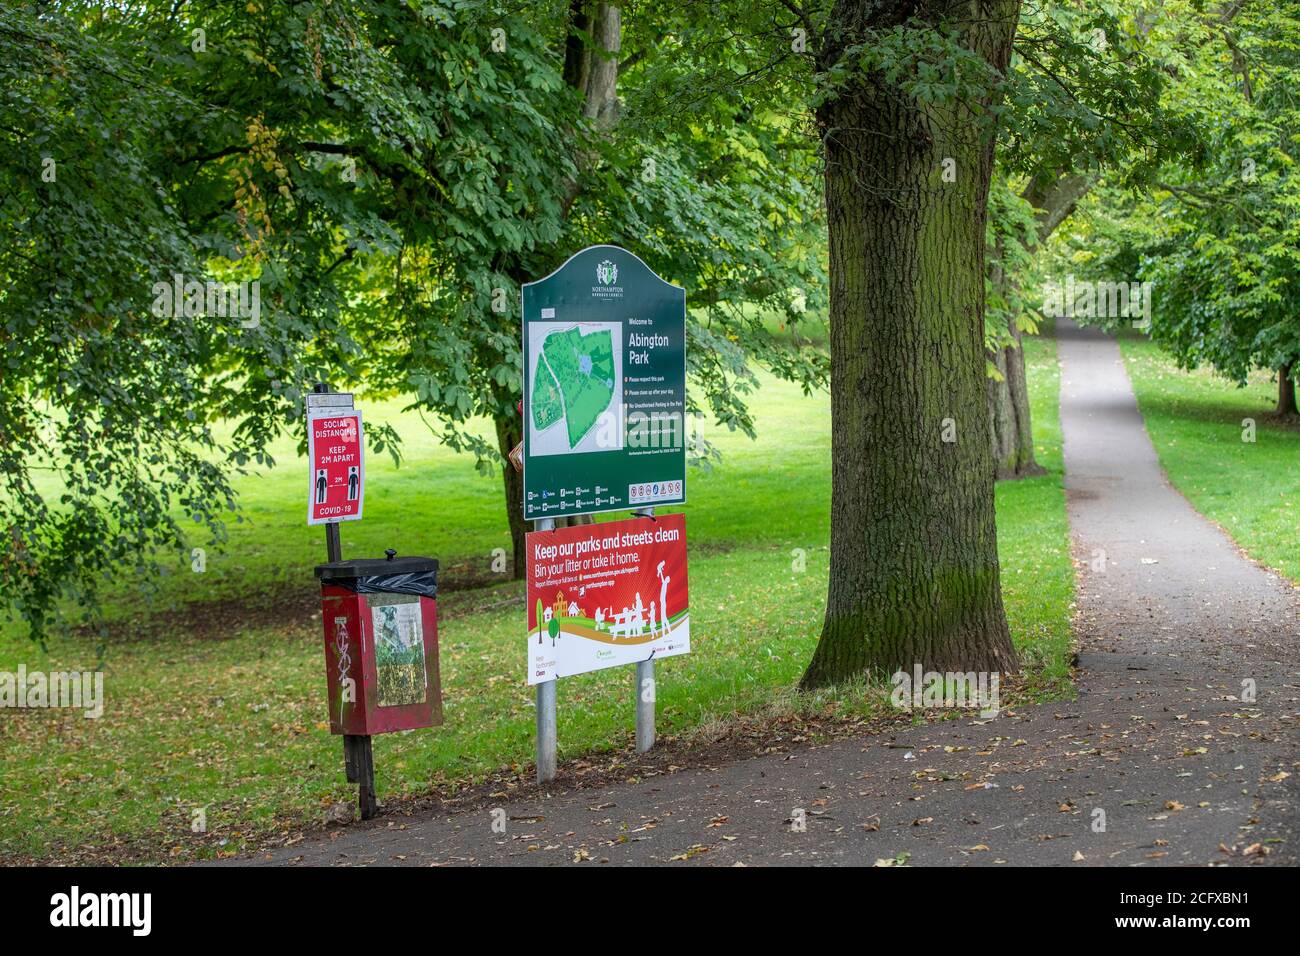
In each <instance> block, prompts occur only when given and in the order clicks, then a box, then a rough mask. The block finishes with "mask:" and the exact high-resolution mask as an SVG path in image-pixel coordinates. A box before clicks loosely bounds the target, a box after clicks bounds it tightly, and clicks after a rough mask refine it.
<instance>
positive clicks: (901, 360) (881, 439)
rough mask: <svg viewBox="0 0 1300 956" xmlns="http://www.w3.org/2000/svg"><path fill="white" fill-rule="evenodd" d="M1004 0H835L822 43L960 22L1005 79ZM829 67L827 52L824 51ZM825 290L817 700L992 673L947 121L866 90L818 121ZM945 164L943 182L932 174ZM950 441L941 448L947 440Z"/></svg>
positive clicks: (965, 185)
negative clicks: (863, 686) (826, 524)
mask: <svg viewBox="0 0 1300 956" xmlns="http://www.w3.org/2000/svg"><path fill="white" fill-rule="evenodd" d="M1018 7H1019V3H1018V0H995V2H986V3H977V2H967V3H956V2H948V3H934V4H931V5H929V6H928V7H922V8H917V7H916V6H915V4H911V3H903V2H899V3H884V2H880V0H875V2H871V0H839V2H837V3H836V6H835V10H834V12H833V13H832V21H831V22H832V24H834V25H835V26H837V27H840V30H839V32H838V33H837V34H836V35H835V38H836V41H837V42H839V43H843V44H852V43H856V42H863V41H866V42H869V41H870V33H869V31H870V30H872V29H874V28H888V27H890V26H893V25H895V24H896V23H899V22H901V21H902V20H905V19H906V18H907V17H908V16H920V17H925V18H928V19H932V20H937V19H938V18H940V17H946V18H948V19H952V18H955V17H957V16H959V15H960V16H962V17H963V18H964V19H966V22H965V23H964V24H963V25H962V26H961V27H960V29H961V31H962V38H963V43H964V44H965V45H966V46H967V47H968V48H969V49H971V50H973V51H974V52H976V53H977V54H978V55H981V56H983V57H985V58H986V59H987V60H988V61H989V62H990V63H991V64H992V65H993V67H994V68H995V69H998V70H1004V69H1005V68H1006V66H1007V62H1008V59H1009V57H1010V51H1011V39H1012V36H1013V33H1014V30H1015V23H1016V16H1017V12H1018ZM829 53H830V54H831V55H835V51H834V50H831V51H829ZM818 120H819V123H820V124H821V126H822V129H823V132H824V141H825V149H826V164H825V168H826V172H825V177H826V211H827V224H828V230H829V237H830V275H831V305H830V325H831V335H830V344H831V421H832V429H831V436H832V437H831V460H832V466H831V571H830V586H829V590H828V593H827V602H826V618H825V623H824V625H823V628H822V634H821V640H820V641H819V643H818V645H817V650H816V652H815V653H814V655H813V659H812V662H811V663H810V664H809V665H808V670H807V672H806V673H805V674H804V679H803V686H805V687H816V686H821V685H826V684H831V683H835V682H839V681H843V680H846V679H849V678H852V677H855V676H858V675H863V674H875V675H877V676H886V675H888V674H890V673H893V672H894V671H897V670H900V669H907V670H910V669H911V668H912V667H913V665H915V664H918V663H919V664H920V665H922V667H923V668H924V669H926V670H939V671H948V670H961V671H967V670H983V671H1003V672H1005V671H1009V670H1012V669H1014V667H1015V651H1014V649H1013V647H1012V644H1011V637H1010V634H1009V631H1008V628H1007V622H1006V616H1005V614H1004V612H1003V608H1002V591H1001V582H1000V575H999V570H998V554H997V532H996V528H995V524H994V511H993V462H992V460H991V456H990V449H989V441H988V434H989V419H988V402H987V397H986V394H985V391H986V385H985V380H986V375H985V365H984V270H985V261H984V242H985V237H984V228H985V218H986V215H987V198H988V187H989V178H990V175H991V172H992V158H993V150H992V146H993V142H992V134H991V131H989V130H988V129H987V128H985V129H984V130H982V131H981V130H980V129H979V128H978V126H977V122H976V120H975V119H974V117H973V116H972V115H971V113H970V112H969V111H968V110H966V109H964V108H961V107H958V108H956V109H954V110H951V111H940V110H937V109H935V108H934V107H933V106H931V107H930V109H929V110H928V111H923V110H922V109H920V108H919V107H918V106H917V104H915V103H913V102H911V101H910V100H909V99H908V98H907V97H906V96H905V95H904V94H903V93H902V92H901V91H899V90H898V89H896V88H893V87H891V86H889V84H888V83H887V81H886V80H885V79H884V78H882V77H868V78H861V79H858V80H854V81H850V82H849V84H848V85H847V86H846V87H845V88H844V89H843V90H842V91H841V92H840V93H839V95H838V96H837V97H836V98H835V99H833V100H831V101H829V102H828V103H826V104H825V105H823V106H822V107H820V108H819V109H818ZM946 158H952V159H955V160H956V170H957V176H956V181H955V182H944V181H943V180H942V177H941V175H940V173H941V170H942V169H943V161H944V160H945V159H946ZM949 439H951V440H949Z"/></svg>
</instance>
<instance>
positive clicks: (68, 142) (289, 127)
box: [0, 0, 826, 635]
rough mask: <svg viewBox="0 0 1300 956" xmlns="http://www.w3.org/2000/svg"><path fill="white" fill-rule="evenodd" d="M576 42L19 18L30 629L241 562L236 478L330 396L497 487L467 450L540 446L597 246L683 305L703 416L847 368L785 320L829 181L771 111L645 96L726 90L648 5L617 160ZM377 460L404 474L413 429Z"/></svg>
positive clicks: (370, 17) (485, 11) (5, 396)
mask: <svg viewBox="0 0 1300 956" xmlns="http://www.w3.org/2000/svg"><path fill="white" fill-rule="evenodd" d="M569 13H570V4H568V3H565V2H561V0H550V2H541V3H529V4H510V3H490V2H479V0H455V2H447V3H421V4H414V3H402V2H396V0H355V2H348V3H339V2H327V0H326V2H305V3H288V2H282V0H275V2H271V0H252V2H249V3H246V4H245V3H238V4H232V3H222V2H196V3H189V4H171V3H163V2H161V0H158V2H146V3H139V4H131V5H127V6H123V5H120V4H109V3H95V2H75V0H64V2H59V3H35V2H27V3H19V4H12V5H9V6H6V7H5V8H4V9H3V11H0V81H2V83H0V88H2V90H3V92H2V93H0V278H2V279H3V281H2V282H0V345H2V346H3V348H4V358H3V361H4V363H5V365H4V369H5V374H4V376H3V379H2V381H0V406H3V407H0V438H2V439H3V440H2V441H0V481H2V482H3V487H4V492H3V495H2V496H0V529H3V534H4V540H5V544H4V546H3V548H0V590H2V591H3V593H4V599H5V602H6V604H7V605H8V606H9V607H10V609H11V610H16V611H17V612H18V613H19V614H20V615H21V616H23V617H24V618H25V619H26V620H28V622H29V623H30V625H31V628H32V630H33V632H34V633H36V634H37V635H40V634H42V633H43V632H44V630H45V629H46V627H47V626H48V619H47V616H48V614H49V613H50V611H51V609H52V608H53V607H54V605H55V603H56V600H57V598H58V597H59V596H60V595H61V594H67V595H70V596H71V597H72V598H73V599H74V603H75V604H77V605H78V606H79V607H81V608H82V609H83V610H84V611H85V612H86V613H87V614H93V611H94V598H95V592H96V589H97V587H98V584H99V582H100V580H101V576H102V574H103V573H104V572H108V573H116V572H119V571H122V570H129V571H132V572H136V573H138V576H139V579H140V580H141V581H142V582H143V581H147V580H148V579H149V576H150V575H149V573H148V572H150V571H151V570H152V569H153V567H152V558H153V555H154V554H155V552H156V550H157V549H158V548H160V547H163V548H166V547H170V548H174V549H178V550H181V551H183V550H185V549H186V548H188V546H189V544H190V543H191V542H190V540H189V537H188V533H187V530H186V525H187V524H189V522H190V521H193V522H194V523H196V524H197V526H198V527H200V528H201V529H204V534H205V535H206V539H205V543H206V541H209V540H210V541H219V540H220V539H221V537H222V535H223V534H224V526H223V520H222V518H223V515H226V514H230V513H236V499H235V497H234V495H233V493H232V491H231V485H230V479H231V477H232V475H235V474H237V473H238V472H239V470H240V469H241V468H243V467H245V466H247V465H248V464H249V463H258V464H264V463H266V462H267V458H266V454H265V449H266V448H267V447H268V444H269V443H270V442H271V441H272V440H273V439H274V438H275V437H276V436H277V435H278V434H279V433H281V432H282V431H284V430H286V429H288V430H291V431H292V432H293V433H295V434H298V435H301V434H302V417H303V396H304V394H305V393H306V392H308V391H310V389H311V387H312V386H313V385H314V384H315V383H316V382H318V381H328V382H330V383H331V384H332V385H333V386H334V387H336V388H354V389H357V390H360V391H362V392H363V393H365V394H366V395H367V396H369V397H371V398H372V399H382V398H386V397H392V396H395V395H411V396H414V397H413V400H412V406H413V407H414V408H416V409H418V410H420V411H421V412H425V411H427V412H431V413H432V414H433V417H434V419H435V420H436V422H437V425H436V427H437V428H438V429H440V434H441V437H443V438H444V439H445V440H446V441H447V442H448V443H449V444H450V445H451V446H452V447H454V448H465V449H470V450H473V451H475V452H476V453H477V454H478V456H479V459H480V463H481V464H483V465H485V466H486V465H487V464H489V463H491V462H494V461H499V460H500V459H499V456H498V451H497V448H496V447H495V445H494V444H493V443H490V442H488V441H485V440H484V439H483V438H482V437H481V435H480V433H479V431H478V430H477V429H475V428H473V427H470V422H471V419H473V418H475V417H476V416H482V415H487V416H491V417H497V418H506V419H513V417H514V416H515V402H516V401H517V398H518V392H519V382H520V367H519V361H520V359H519V338H520V335H519V325H518V317H517V307H518V306H517V303H518V298H517V292H518V286H519V283H520V282H522V281H525V280H527V279H531V278H536V277H540V276H541V275H544V274H546V273H547V272H549V271H550V270H551V269H552V268H554V267H555V266H556V265H558V264H559V263H560V262H562V261H563V260H564V259H565V258H567V256H568V255H569V254H571V253H572V252H573V251H576V249H578V248H580V247H582V246H584V245H586V244H588V243H590V242H593V241H609V242H617V243H621V244H624V245H626V246H628V247H629V248H631V249H632V250H633V251H635V252H637V253H638V254H640V255H641V256H642V257H643V258H645V259H646V260H647V261H648V262H649V263H650V264H651V265H652V266H653V267H654V268H655V269H656V270H657V271H659V272H660V273H661V274H663V275H665V276H667V277H669V278H670V279H672V280H674V281H677V282H679V283H681V284H682V285H684V286H685V287H686V288H687V289H688V290H689V292H690V296H691V298H690V303H691V305H692V306H693V307H694V308H693V311H692V322H691V328H690V336H691V345H692V348H691V350H690V354H691V356H692V359H691V369H690V371H691V373H692V376H693V384H694V386H696V387H695V388H693V390H692V392H691V395H690V399H691V403H692V407H693V408H695V409H700V410H707V411H709V412H711V413H712V415H713V417H714V418H715V419H716V420H717V421H720V422H723V423H725V424H727V425H728V426H730V427H736V428H740V429H742V430H745V431H750V430H752V424H751V422H750V420H749V417H748V413H747V411H746V409H745V404H744V398H745V395H746V394H747V393H749V392H750V391H752V389H753V387H754V385H755V382H756V380H755V379H754V377H753V369H752V364H751V363H752V362H754V361H757V362H758V363H759V364H761V365H766V366H767V367H769V368H771V369H773V370H774V371H776V372H777V373H778V374H780V375H783V376H785V377H788V378H792V379H794V380H796V381H799V382H801V383H802V384H804V385H805V387H808V388H811V387H814V386H816V385H818V384H820V383H821V382H823V381H824V380H825V374H826V368H825V359H824V355H823V354H822V353H821V352H820V351H819V350H817V349H813V348H799V347H792V346H791V344H790V342H789V340H788V339H787V338H783V337H778V336H776V335H773V334H772V333H771V332H770V331H769V330H768V328H767V327H766V326H765V325H764V324H763V322H762V321H761V318H760V314H771V313H772V311H773V310H776V311H778V312H779V313H781V314H783V315H785V316H786V317H787V319H788V320H789V321H791V322H795V321H798V320H799V317H800V314H801V313H800V308H801V306H799V305H798V304H797V303H800V302H806V303H807V307H808V308H809V309H817V308H820V306H821V304H822V302H823V292H822V289H823V285H824V278H823V272H822V267H821V264H820V252H819V249H820V246H819V244H818V242H817V241H816V237H815V225H816V221H817V215H818V213H817V199H818V193H817V192H816V190H815V189H814V190H810V189H808V188H807V186H806V185H805V182H806V181H807V179H808V176H807V171H808V168H809V165H810V164H811V163H812V162H814V161H815V158H814V156H813V154H812V151H811V150H810V149H808V148H804V149H799V148H796V147H795V146H793V145H792V143H793V142H794V140H795V139H796V138H797V137H796V136H795V134H794V133H792V132H791V131H790V130H788V129H787V128H786V127H785V126H784V125H782V123H780V122H779V121H778V118H777V117H776V115H775V114H774V113H773V112H772V107H771V105H770V104H771V102H772V98H773V94H772V93H771V92H770V91H768V93H767V98H763V97H760V96H758V95H757V94H756V93H755V92H753V91H751V92H749V93H746V94H745V95H742V96H739V97H732V98H727V97H725V96H723V95H721V93H719V94H718V95H715V96H712V97H709V98H705V99H704V100H702V101H701V102H699V103H697V104H696V108H695V109H694V110H692V111H690V112H683V111H681V110H663V109H658V110H655V109H652V108H651V104H652V103H653V102H654V99H653V97H650V96H648V95H646V94H644V93H642V92H640V85H641V84H647V85H649V84H650V83H651V82H652V80H653V81H654V82H658V81H659V80H661V79H663V78H665V77H669V78H671V80H672V81H673V82H676V83H678V84H681V85H683V86H688V85H689V82H690V77H691V76H692V75H693V74H694V71H697V70H698V69H699V68H700V66H701V62H700V61H699V60H697V59H695V58H694V57H692V56H679V55H678V53H679V51H680V43H681V40H680V36H678V35H676V34H674V32H673V31H674V30H677V29H679V28H681V27H682V25H683V21H681V20H680V17H679V15H678V13H677V12H676V11H675V9H674V8H673V7H672V5H667V7H666V8H665V9H663V10H661V9H659V8H656V7H648V8H646V10H645V11H644V15H642V16H638V17H632V18H629V19H630V22H631V23H632V24H633V25H632V26H629V28H628V29H627V30H626V31H625V36H624V48H625V50H628V49H630V50H632V51H633V52H632V53H631V54H629V55H627V56H626V57H625V61H626V68H625V69H624V70H623V71H622V72H623V75H621V76H620V90H621V91H622V93H623V95H624V97H625V110H624V112H625V116H624V121H623V122H621V123H620V124H617V125H616V126H615V127H614V129H613V130H611V131H607V132H600V131H597V130H595V129H594V128H593V127H592V124H591V123H590V122H588V121H587V120H586V119H584V117H583V114H582V109H581V107H582V103H581V97H580V95H579V93H578V91H577V90H575V89H573V88H572V87H571V86H570V85H569V84H566V82H565V78H564V76H563V74H562V68H563V63H564V58H563V51H564V46H565V43H566V41H567V40H568V39H569V34H570V25H569V20H568V17H569ZM715 52H716V51H715ZM634 58H635V60H637V61H639V62H638V65H635V66H634V65H632V63H633V59H634ZM756 119H757V120H759V121H757V122H756V121H755V120H756ZM47 158H49V159H51V160H52V161H53V163H54V166H53V169H54V171H55V176H54V178H53V179H52V180H51V181H46V180H45V179H43V178H42V173H43V172H44V170H45V169H46V168H47V164H45V160H46V159H47ZM646 160H651V161H652V163H653V165H652V166H647V165H646ZM649 169H653V175H647V171H648V170H649ZM178 274H179V275H182V276H183V277H184V280H185V281H199V282H203V281H206V280H221V281H245V282H253V281H256V282H257V283H258V286H259V290H260V304H261V310H260V317H259V321H258V322H257V323H256V324H255V325H254V324H251V323H248V322H241V321H237V320H231V319H228V318H216V317H214V316H211V315H207V314H199V315H192V316H182V315H155V314H154V306H155V304H156V300H157V297H158V293H157V292H156V291H155V289H156V287H157V284H158V283H166V282H170V281H171V280H172V277H173V276H175V275H178ZM166 298H167V297H166V296H164V297H163V299H164V300H165V299H166ZM754 305H758V306H760V307H761V309H758V310H756V309H754V308H752V306H754ZM747 306H748V307H750V308H746V307H747ZM200 312H202V310H200ZM218 420H223V421H229V422H233V423H235V428H234V431H233V433H231V434H230V436H229V438H228V439H227V440H222V441H218V440H217V438H215V437H214V432H213V424H214V423H215V422H217V421H218ZM367 434H368V435H369V437H370V440H371V448H372V450H373V451H385V450H386V451H389V452H390V453H391V454H393V455H394V456H395V457H396V456H397V455H398V452H399V447H398V443H397V435H396V432H395V431H394V430H392V429H390V428H386V427H382V426H377V425H372V426H371V427H370V428H368V429H367ZM43 474H46V475H48V476H49V478H48V480H44V479H42V478H40V476H41V475H43ZM34 475H35V476H36V477H34ZM178 515H179V516H180V517H179V519H178V517H177V516H178ZM236 519H237V520H238V515H237V513H236Z"/></svg>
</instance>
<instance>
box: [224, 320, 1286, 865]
mask: <svg viewBox="0 0 1300 956" xmlns="http://www.w3.org/2000/svg"><path fill="white" fill-rule="evenodd" d="M1058 334H1059V336H1060V355H1061V360H1062V364H1063V374H1062V385H1061V423H1062V428H1063V430H1064V435H1065V464H1066V486H1067V494H1068V498H1069V514H1070V525H1071V528H1072V534H1073V538H1074V554H1075V558H1076V560H1077V562H1078V567H1079V578H1078V608H1079V611H1078V617H1077V620H1076V630H1077V636H1078V638H1079V642H1080V646H1081V652H1080V671H1081V673H1080V676H1079V699H1078V700H1077V701H1074V702H1062V703H1058V704H1048V705H1044V706H1040V707H1034V708H1030V709H1028V710H1025V711H1021V712H1018V713H1017V714H1015V715H1011V716H1007V715H1003V716H1001V717H998V718H997V719H995V720H992V721H987V722H983V723H981V722H979V721H976V720H964V721H951V722H946V723H942V724H929V725H925V726H919V727H913V728H907V729H903V730H899V731H897V732H886V733H883V734H879V735H874V736H864V737H861V738H854V739H844V740H839V741H836V742H833V743H830V744H827V745H825V746H821V747H816V748H808V749H805V750H797V751H795V752H793V753H782V754H774V755H771V756H764V757H756V758H751V759H744V760H738V761H735V762H732V763H723V764H721V765H719V766H717V767H709V768H705V769H691V770H680V771H677V772H673V773H666V774H662V775H658V776H653V777H647V778H645V779H644V780H643V782H640V783H634V784H632V783H624V784H619V785H617V786H614V787H609V788H605V789H591V788H587V789H568V788H567V786H566V784H567V783H568V782H570V781H566V777H565V768H564V767H561V770H560V774H561V779H560V781H559V783H558V784H557V785H556V786H555V787H551V788H546V789H534V790H533V791H532V792H531V793H525V794H523V795H522V796H520V797H517V798H515V799H514V800H513V801H511V802H502V804H501V806H502V808H503V809H504V810H505V813H506V816H507V818H508V821H507V829H506V832H505V833H504V834H503V833H498V832H494V831H493V828H492V826H491V824H492V817H491V815H490V813H489V810H488V808H487V807H483V808H481V809H477V810H470V811H465V812H458V813H453V814H451V815H438V816H425V817H420V816H412V817H398V816H394V817H389V818H387V819H385V818H382V817H381V818H380V819H379V820H377V821H375V822H374V823H372V824H367V825H361V826H352V827H345V828H343V829H342V830H341V831H336V833H335V837H334V838H333V839H328V840H327V839H321V838H311V837H309V838H308V839H307V840H306V841H304V842H302V843H299V844H297V845H296V846H293V847H289V848H285V849H282V850H277V851H275V852H273V853H271V854H269V857H270V859H269V860H268V859H266V858H265V857H259V858H258V859H257V860H254V861H243V862H263V863H267V862H269V863H276V864H299V865H302V864H343V865H359V864H369V863H375V864H405V865H429V864H431V863H452V864H468V863H479V864H488V863H511V864H527V865H535V864H541V865H545V864H564V863H572V862H575V861H578V862H581V863H583V864H584V865H594V864H598V863H600V862H603V861H608V862H609V863H615V864H618V863H669V862H673V863H674V865H679V864H680V863H682V862H689V863H692V864H700V863H703V864H713V865H733V864H736V863H743V864H747V865H755V864H758V865H762V864H768V865H771V864H783V863H852V864H862V863H866V864H871V863H874V862H875V861H877V860H879V859H893V858H896V857H899V856H900V854H906V857H905V859H906V860H907V862H909V863H910V864H957V865H998V864H1003V863H1008V864H1039V865H1041V864H1051V865H1062V866H1090V865H1123V866H1135V865H1138V866H1154V865H1163V864H1209V863H1236V864H1251V863H1292V864H1294V863H1296V862H1297V861H1300V818H1298V811H1297V807H1298V806H1300V793H1298V791H1297V784H1298V783H1300V766H1296V764H1295V762H1296V761H1297V759H1298V758H1300V754H1297V749H1298V748H1297V746H1296V744H1297V720H1298V719H1300V637H1298V634H1300V601H1298V600H1297V598H1298V596H1300V592H1296V591H1295V590H1293V589H1292V588H1291V587H1290V585H1288V584H1287V583H1285V582H1283V581H1281V580H1280V579H1279V578H1278V577H1276V576H1275V575H1273V574H1271V573H1269V572H1267V571H1265V570H1262V569H1260V568H1259V567H1257V566H1256V565H1254V564H1253V563H1251V562H1250V561H1249V560H1248V559H1246V558H1244V557H1242V556H1241V555H1240V554H1238V552H1237V550H1236V549H1235V548H1234V547H1233V545H1232V543H1231V542H1230V541H1229V540H1228V539H1227V538H1226V537H1225V536H1224V535H1223V534H1222V533H1221V532H1220V531H1219V530H1217V529H1216V528H1215V527H1213V526H1212V525H1210V524H1209V523H1208V522H1206V521H1205V520H1204V519H1202V518H1201V517H1199V516H1198V515H1197V514H1196V513H1195V512H1194V511H1193V510H1192V508H1191V506H1190V505H1188V504H1187V502H1186V501H1185V500H1184V499H1183V498H1182V496H1180V495H1179V494H1178V493H1177V492H1176V491H1174V490H1173V489H1172V488H1170V487H1169V486H1168V484H1167V483H1166V482H1165V480H1164V477H1163V475H1162V473H1161V471H1160V468H1159V465H1158V463H1157V460H1156V456H1155V452H1154V450H1153V448H1152V446H1151V443H1150V441H1149V440H1148V438H1147V435H1146V431H1145V429H1144V427H1143V424H1142V419H1141V417H1140V415H1139V414H1138V410H1137V405H1136V403H1135V401H1134V397H1133V392H1132V389H1131V387H1130V385H1129V381H1128V376H1127V375H1126V373H1125V371H1124V366H1123V364H1122V361H1121V359H1120V354H1119V349H1118V347H1117V346H1116V345H1115V343H1114V342H1113V341H1112V340H1110V339H1108V338H1106V337H1104V336H1102V335H1101V334H1100V333H1097V332H1095V331H1090V330H1080V329H1077V328H1076V327H1074V326H1073V325H1072V324H1069V323H1062V324H1061V326H1060V327H1059V329H1058ZM1246 678H1249V679H1252V680H1254V681H1255V686H1256V693H1257V695H1258V696H1257V701H1256V703H1253V704H1252V703H1246V702H1242V701H1241V700H1240V699H1239V698H1240V697H1241V695H1242V690H1243V688H1242V680H1243V679H1246ZM381 777H382V770H381ZM381 789H382V783H381ZM796 808H800V809H802V810H803V811H804V813H805V814H806V817H807V821H808V822H807V827H806V830H805V831H804V832H795V830H794V829H793V828H792V826H791V824H790V822H789V821H790V820H791V819H793V817H794V816H796V815H797V814H795V809H796ZM1097 811H1103V812H1104V820H1105V829H1104V832H1096V829H1095V824H1096V823H1099V822H1100V821H1101V820H1102V815H1101V814H1099V813H1098V812H1097ZM1256 847H1258V849H1257V848H1256ZM1264 849H1267V850H1268V851H1269V852H1268V853H1267V854H1265V853H1264V852H1263V850H1264Z"/></svg>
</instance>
